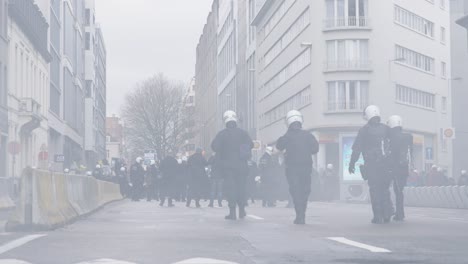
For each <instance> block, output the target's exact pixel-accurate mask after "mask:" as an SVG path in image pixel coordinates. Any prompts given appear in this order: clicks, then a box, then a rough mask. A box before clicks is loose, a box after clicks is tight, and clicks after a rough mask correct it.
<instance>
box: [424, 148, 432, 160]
mask: <svg viewBox="0 0 468 264" xmlns="http://www.w3.org/2000/svg"><path fill="white" fill-rule="evenodd" d="M426 160H434V150H433V148H426Z"/></svg>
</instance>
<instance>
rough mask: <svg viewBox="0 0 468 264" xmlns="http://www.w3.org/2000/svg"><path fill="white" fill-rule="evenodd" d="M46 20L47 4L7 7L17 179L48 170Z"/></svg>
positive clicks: (10, 115)
mask: <svg viewBox="0 0 468 264" xmlns="http://www.w3.org/2000/svg"><path fill="white" fill-rule="evenodd" d="M38 7H39V8H38ZM48 17H49V1H45V0H44V1H42V0H41V1H34V2H33V1H27V0H18V1H12V2H10V4H9V20H8V38H9V40H10V42H9V52H8V54H9V62H10V71H9V76H8V81H9V83H8V87H10V89H9V93H8V122H9V140H10V141H15V142H17V143H19V144H20V146H21V153H20V154H19V155H18V156H15V157H12V156H11V155H9V162H8V164H9V165H10V166H12V165H11V164H12V162H13V158H14V159H15V160H16V165H15V167H14V171H15V173H14V174H15V175H13V176H19V175H20V171H21V169H22V168H24V167H26V166H33V167H43V168H44V167H45V168H47V154H46V153H47V149H48V144H47V143H48V141H47V136H48V118H47V116H48V105H49V62H50V60H51V57H50V54H49V51H48V19H47V18H48ZM9 171H12V168H11V167H10V170H9Z"/></svg>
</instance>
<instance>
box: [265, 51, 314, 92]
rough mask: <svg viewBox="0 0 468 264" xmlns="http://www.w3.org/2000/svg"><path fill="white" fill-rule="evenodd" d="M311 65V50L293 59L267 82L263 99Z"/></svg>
mask: <svg viewBox="0 0 468 264" xmlns="http://www.w3.org/2000/svg"><path fill="white" fill-rule="evenodd" d="M309 64H310V48H308V49H306V50H305V51H303V52H302V53H301V54H300V55H299V56H297V57H296V58H295V59H293V60H292V61H291V62H290V63H289V64H288V65H287V66H286V67H284V68H283V69H282V70H281V71H280V72H278V73H277V74H276V75H275V76H274V77H273V78H271V79H270V80H269V81H267V82H266V83H265V85H264V87H263V98H266V97H267V96H269V95H270V94H271V93H273V92H274V91H275V90H276V89H278V88H279V87H281V86H282V85H283V84H285V83H286V82H287V81H288V80H289V79H291V78H292V77H294V76H295V75H296V74H298V73H299V72H300V71H302V70H303V69H304V68H306V67H307V66H308V65H309Z"/></svg>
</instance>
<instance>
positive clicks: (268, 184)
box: [259, 146, 278, 207]
mask: <svg viewBox="0 0 468 264" xmlns="http://www.w3.org/2000/svg"><path fill="white" fill-rule="evenodd" d="M277 162H278V159H277V158H276V159H275V158H274V157H273V147H271V146H268V147H266V149H265V153H264V154H263V156H262V157H261V158H260V164H259V169H260V174H261V178H260V181H261V190H262V198H263V201H262V206H263V207H275V206H276V198H275V191H276V190H275V189H276V188H275V187H276V186H275V185H276V184H277V181H276V179H275V176H277V173H276V170H277V169H278V165H277V164H276V163H277Z"/></svg>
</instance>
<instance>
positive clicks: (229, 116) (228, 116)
mask: <svg viewBox="0 0 468 264" xmlns="http://www.w3.org/2000/svg"><path fill="white" fill-rule="evenodd" d="M223 121H224V124H227V123H229V122H236V123H237V114H236V112H234V111H232V110H228V111H226V112H224V115H223Z"/></svg>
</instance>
